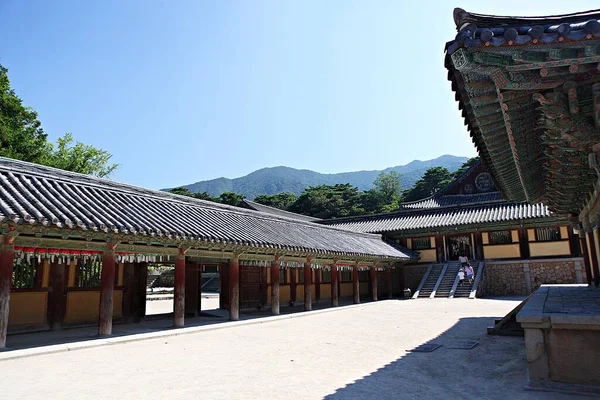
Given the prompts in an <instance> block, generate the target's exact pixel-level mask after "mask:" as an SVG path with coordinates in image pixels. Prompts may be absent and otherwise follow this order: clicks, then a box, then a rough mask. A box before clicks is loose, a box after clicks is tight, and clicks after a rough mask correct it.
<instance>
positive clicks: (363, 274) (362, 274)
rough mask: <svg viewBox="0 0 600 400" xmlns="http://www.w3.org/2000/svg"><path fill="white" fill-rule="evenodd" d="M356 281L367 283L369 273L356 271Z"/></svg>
mask: <svg viewBox="0 0 600 400" xmlns="http://www.w3.org/2000/svg"><path fill="white" fill-rule="evenodd" d="M358 281H359V282H368V281H369V271H367V270H365V271H358Z"/></svg>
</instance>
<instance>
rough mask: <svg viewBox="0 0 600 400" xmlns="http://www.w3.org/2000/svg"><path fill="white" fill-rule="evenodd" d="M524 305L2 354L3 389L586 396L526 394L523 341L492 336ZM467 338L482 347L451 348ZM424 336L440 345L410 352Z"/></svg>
mask: <svg viewBox="0 0 600 400" xmlns="http://www.w3.org/2000/svg"><path fill="white" fill-rule="evenodd" d="M517 304H518V301H515V300H484V299H478V300H468V299H453V300H449V299H433V300H410V301H399V300H389V301H380V302H377V303H369V304H365V305H360V306H351V307H340V308H338V309H336V310H332V311H330V312H322V313H313V314H307V313H304V314H303V316H300V314H297V317H295V318H287V319H277V320H276V321H272V322H268V323H267V321H269V318H268V317H267V318H264V319H262V320H261V321H264V322H265V323H259V324H257V323H256V320H252V321H251V322H254V323H253V324H249V325H243V324H242V325H237V326H233V327H230V328H225V329H218V330H206V331H202V332H197V333H191V334H186V335H181V336H170V337H163V338H155V339H149V340H141V341H135V342H128V343H120V344H114V345H108V346H102V347H94V348H87V349H81V350H76V351H69V352H61V353H55V354H46V355H37V356H31V357H26V358H18V359H12V360H3V361H0V370H1V371H2V374H0V387H2V393H3V397H5V398H10V399H22V398H38V397H39V398H42V397H45V398H76V399H96V398H175V397H177V398H206V399H259V398H270V399H322V398H326V399H432V398H452V399H506V398H515V399H540V398H544V399H576V398H579V397H577V396H568V395H561V394H550V393H540V392H525V391H523V390H522V384H523V380H524V378H525V371H526V363H525V351H524V345H523V339H522V338H513V337H497V336H487V335H486V334H485V328H486V327H487V326H489V325H491V324H492V323H493V320H494V319H495V318H498V317H502V316H504V315H505V314H506V313H507V312H508V311H510V310H511V309H512V308H514V307H515V306H516V305H517ZM249 322H250V321H249ZM219 325H221V326H222V324H219ZM461 340H476V341H478V342H479V345H477V346H476V347H474V348H472V349H471V350H460V349H451V348H448V347H449V346H451V345H452V344H456V343H457V341H461ZM427 342H432V343H438V344H441V345H442V347H440V348H438V349H437V350H435V351H433V352H431V353H410V352H407V351H406V350H407V349H412V348H414V347H416V346H419V345H421V344H424V343H427Z"/></svg>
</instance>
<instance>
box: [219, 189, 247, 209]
mask: <svg viewBox="0 0 600 400" xmlns="http://www.w3.org/2000/svg"><path fill="white" fill-rule="evenodd" d="M242 200H244V196H243V195H241V194H238V193H233V192H225V193H221V195H220V196H219V203H222V204H229V205H230V206H239V205H240V203H241V202H242Z"/></svg>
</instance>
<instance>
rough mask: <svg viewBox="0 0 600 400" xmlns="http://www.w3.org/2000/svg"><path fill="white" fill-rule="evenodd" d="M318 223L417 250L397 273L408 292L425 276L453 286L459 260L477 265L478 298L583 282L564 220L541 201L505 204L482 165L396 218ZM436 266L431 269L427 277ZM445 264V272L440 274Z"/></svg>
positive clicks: (577, 254) (580, 261)
mask: <svg viewBox="0 0 600 400" xmlns="http://www.w3.org/2000/svg"><path fill="white" fill-rule="evenodd" d="M318 222H320V223H322V224H327V225H329V226H335V227H338V228H343V229H347V230H350V231H354V232H364V233H378V234H382V235H384V237H386V238H387V239H388V240H391V241H396V242H397V243H399V244H401V245H402V246H405V247H407V248H409V249H412V250H413V251H417V252H419V254H420V258H419V260H418V262H419V264H421V265H408V266H405V268H404V271H405V284H406V286H408V287H410V288H411V289H412V291H413V292H415V291H416V290H417V289H418V287H419V284H420V283H421V282H422V281H423V278H424V276H425V275H426V274H427V277H428V278H427V279H428V280H429V281H431V282H432V283H433V282H435V281H436V279H438V278H440V276H441V275H445V276H444V277H442V278H441V279H442V281H443V280H448V281H450V282H452V283H453V282H454V281H455V277H456V273H457V271H458V263H457V262H456V261H457V260H458V257H459V256H460V255H461V254H462V255H466V256H467V257H469V259H471V260H474V261H475V264H476V265H477V264H478V263H477V262H483V263H482V265H481V266H482V269H481V271H480V272H482V275H483V276H484V280H483V284H482V285H481V286H480V287H476V288H475V289H476V290H477V291H478V293H479V295H482V296H485V295H487V296H490V295H493V296H499V295H527V294H529V293H531V292H532V291H533V290H535V289H536V288H537V287H539V286H540V285H541V284H544V283H577V282H583V281H584V280H585V279H588V277H590V274H589V273H586V271H582V269H583V259H582V258H581V252H580V249H579V242H578V240H577V235H576V234H575V233H574V230H573V228H572V227H571V226H570V225H569V220H568V218H567V217H566V216H565V215H560V214H555V213H552V212H551V211H550V210H549V209H548V207H547V206H546V205H544V204H542V203H535V204H529V203H527V202H514V201H508V200H505V199H504V197H503V196H502V193H501V192H500V191H498V190H497V189H496V187H495V183H494V180H493V179H492V176H491V175H490V173H489V171H488V169H487V168H486V167H485V165H484V163H482V162H478V163H476V164H474V165H473V166H471V167H470V168H469V169H468V170H467V171H466V172H464V173H463V174H462V175H461V176H459V177H457V178H456V179H455V180H454V181H453V182H451V183H450V184H449V185H448V186H446V187H445V188H444V189H442V190H440V191H439V192H437V193H435V194H434V195H433V196H431V197H429V198H426V199H423V200H419V201H414V202H408V203H403V204H402V205H401V209H400V210H399V211H397V212H393V213H386V214H378V215H365V216H357V217H347V218H338V219H332V220H321V221H318ZM435 264H437V265H438V268H437V269H436V268H435V267H434V268H433V269H431V270H430V272H429V273H427V271H428V269H429V268H430V267H431V266H432V265H435ZM446 264H449V265H450V268H447V267H446V269H443V266H444V265H446ZM483 267H485V269H483ZM442 281H440V283H441V282H442ZM430 294H431V292H430V291H427V293H425V292H423V293H421V296H424V295H427V297H428V296H429V295H430ZM463 294H464V295H467V291H466V290H465V291H463ZM448 295H449V292H448V291H439V293H437V297H443V296H446V297H447V296H448Z"/></svg>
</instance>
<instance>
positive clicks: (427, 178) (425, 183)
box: [404, 167, 452, 201]
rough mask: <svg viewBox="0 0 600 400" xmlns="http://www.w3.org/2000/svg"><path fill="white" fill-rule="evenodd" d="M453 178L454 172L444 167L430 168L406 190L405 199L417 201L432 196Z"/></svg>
mask: <svg viewBox="0 0 600 400" xmlns="http://www.w3.org/2000/svg"><path fill="white" fill-rule="evenodd" d="M451 180H452V174H451V173H450V171H448V170H447V169H446V168H444V167H434V168H429V169H428V170H427V171H425V174H424V175H423V177H422V178H421V179H419V180H418V181H417V183H415V186H413V187H412V188H411V189H409V190H406V191H405V192H404V201H416V200H421V199H425V198H427V197H430V196H432V195H433V194H434V193H435V192H437V191H438V190H440V189H441V188H443V187H444V186H446V185H447V184H448V183H450V181H451Z"/></svg>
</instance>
